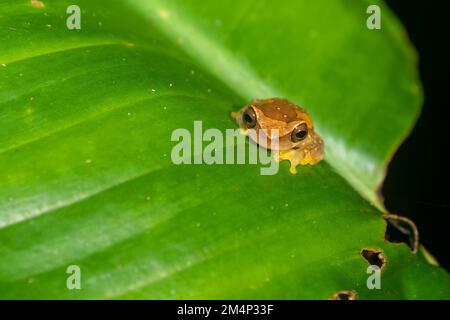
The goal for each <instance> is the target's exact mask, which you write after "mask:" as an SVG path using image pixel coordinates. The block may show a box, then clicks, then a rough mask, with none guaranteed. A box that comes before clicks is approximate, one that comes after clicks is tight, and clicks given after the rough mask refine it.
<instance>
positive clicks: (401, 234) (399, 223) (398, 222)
mask: <svg viewBox="0 0 450 320" xmlns="http://www.w3.org/2000/svg"><path fill="white" fill-rule="evenodd" d="M383 218H384V219H385V220H386V222H387V226H386V232H385V235H384V239H385V240H386V241H389V242H393V243H406V244H407V245H408V247H409V248H410V249H411V251H412V252H414V253H416V252H417V248H418V247H419V231H418V230H417V227H416V225H415V224H414V222H412V221H411V220H410V219H408V218H405V217H402V216H399V215H396V214H385V215H384V216H383Z"/></svg>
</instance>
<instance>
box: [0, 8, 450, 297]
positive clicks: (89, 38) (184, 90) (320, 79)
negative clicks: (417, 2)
mask: <svg viewBox="0 0 450 320" xmlns="http://www.w3.org/2000/svg"><path fill="white" fill-rule="evenodd" d="M43 4H44V5H45V6H44V7H39V6H36V5H33V3H32V2H31V1H25V0H20V1H18V0H4V1H2V3H1V4H0V39H1V42H0V43H1V44H0V298H44V299H46V298H58V299H63V298H68V299H77V298H100V299H104V298H145V299H147V298H153V299H159V298H172V299H178V298H189V299H197V298H208V299H215V298H259V299H261V298H263V299H264V298H269V299H284V298H289V299H298V298H300V299H328V298H330V297H331V295H332V294H333V293H335V292H337V291H339V290H355V291H356V292H357V293H358V298H361V299H394V298H395V299H402V298H405V299H421V298H446V299H448V298H449V297H450V285H449V284H450V280H449V277H448V274H447V273H446V272H445V271H444V270H442V269H440V268H438V267H435V266H432V265H430V264H428V262H427V261H426V259H425V257H424V256H423V255H422V254H421V253H420V251H419V253H417V254H413V253H411V252H410V251H409V249H408V247H407V246H405V245H403V244H391V243H387V242H385V241H384V232H385V228H386V225H385V221H384V219H383V218H382V212H383V211H384V209H383V206H382V204H381V203H380V201H379V200H378V197H377V188H378V187H379V184H380V183H381V182H382V179H383V176H384V171H385V168H386V163H387V161H388V159H389V158H390V157H391V155H392V153H393V152H394V150H395V148H396V147H397V146H398V144H399V143H400V142H401V140H402V139H403V138H404V137H405V135H406V134H407V133H408V132H409V130H410V129H411V127H412V125H413V123H414V121H415V119H416V117H417V116H418V113H419V110H420V104H421V101H422V94H421V89H420V83H419V80H418V75H417V71H416V57H415V54H414V51H413V49H412V48H411V47H410V44H409V43H408V40H407V37H406V35H405V33H404V30H403V28H402V27H401V25H400V24H399V23H398V21H397V19H396V18H395V17H394V16H392V14H391V13H390V11H389V10H388V8H386V7H385V6H384V5H383V4H382V3H379V5H380V6H381V8H382V29H381V30H375V31H374V30H368V29H367V28H366V19H367V17H368V15H367V13H366V8H367V6H368V5H369V3H368V2H367V1H356V0H335V1H324V0H322V1H314V2H313V1H306V0H304V1H300V0H285V1H283V2H282V3H281V2H279V1H261V0H258V1H257V0H245V1H243V0H240V1H238V0H229V1H226V2H225V1H218V0H217V1H216V0H214V1H212V0H209V1H199V0H197V1H195V0H188V1H186V0H183V1H144V0H129V1H125V0H124V1H114V2H112V1H111V2H106V1H99V0H95V1H94V0H89V1H88V0H83V1H78V5H79V6H80V7H81V9H82V12H81V17H82V28H81V30H68V29H67V27H66V18H67V17H68V15H67V14H66V8H67V7H68V6H69V5H71V4H72V3H71V2H70V1H65V0H59V1H45V0H44V1H43ZM275 96H276V97H284V98H288V99H290V100H292V101H294V102H296V103H297V104H299V105H301V106H303V107H304V108H306V109H307V110H308V111H309V112H310V114H311V115H312V117H313V119H314V121H315V123H316V127H317V131H318V132H319V133H320V134H321V135H322V137H323V138H324V141H325V145H326V161H323V162H321V163H320V164H318V165H316V166H307V167H301V168H300V169H299V173H298V174H297V175H291V174H290V173H289V171H288V164H287V163H285V162H283V163H281V167H280V171H279V173H278V174H276V175H273V176H262V175H260V165H205V164H201V165H174V164H173V163H172V161H171V150H172V148H173V146H174V145H175V144H176V142H173V141H171V134H172V132H173V130H175V129H177V128H186V129H188V130H190V131H191V132H193V122H194V121H195V120H201V121H203V128H204V129H207V128H219V129H220V130H221V131H222V132H225V129H227V128H235V127H236V125H235V123H234V122H233V121H232V119H231V118H230V116H229V115H230V112H231V111H236V110H237V109H238V108H240V107H241V106H243V105H245V104H246V103H247V102H248V101H249V100H251V99H254V98H264V97H275ZM363 248H378V249H380V250H382V251H383V252H384V255H385V256H386V259H387V263H386V266H385V267H384V268H383V272H382V289H381V290H369V289H367V286H366V280H367V277H368V276H369V275H368V274H367V273H366V269H367V266H368V262H367V261H366V260H365V259H364V258H363V257H362V256H361V255H360V251H361V249H363ZM69 265H78V266H79V267H80V268H81V283H82V284H81V286H82V287H81V290H68V289H67V287H66V279H67V277H68V274H67V273H66V269H67V267H68V266H69Z"/></svg>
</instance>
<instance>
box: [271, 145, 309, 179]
mask: <svg viewBox="0 0 450 320" xmlns="http://www.w3.org/2000/svg"><path fill="white" fill-rule="evenodd" d="M302 158H303V152H302V151H301V150H298V149H291V150H279V151H278V152H276V153H275V160H276V161H278V162H280V161H283V160H289V162H290V163H291V167H290V168H289V171H290V172H291V173H292V174H296V173H297V166H298V165H299V164H301V159H302Z"/></svg>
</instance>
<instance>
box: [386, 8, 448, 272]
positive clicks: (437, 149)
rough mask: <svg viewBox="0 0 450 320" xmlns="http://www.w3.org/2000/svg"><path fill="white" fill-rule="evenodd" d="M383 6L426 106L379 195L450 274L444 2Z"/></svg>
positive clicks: (446, 37) (446, 45)
mask: <svg viewBox="0 0 450 320" xmlns="http://www.w3.org/2000/svg"><path fill="white" fill-rule="evenodd" d="M386 2H387V4H388V5H389V6H390V7H391V9H392V10H393V11H394V12H395V13H396V14H397V16H398V17H399V18H400V20H401V21H402V22H403V24H404V25H405V27H406V29H407V31H408V34H409V37H410V39H411V41H412V42H413V44H414V46H415V47H416V49H417V51H418V53H419V59H420V66H419V68H420V75H421V79H422V84H423V87H424V93H425V103H424V106H423V110H422V114H421V116H420V118H419V120H418V123H417V124H416V126H415V128H414V130H413V131H412V133H411V135H410V136H409V137H408V138H407V139H406V140H405V141H404V143H403V144H402V145H401V146H400V149H399V150H398V151H397V153H396V154H395V155H394V158H393V159H392V161H391V163H390V165H389V168H388V173H387V177H386V180H385V182H384V186H383V189H382V193H383V195H384V197H385V205H386V208H387V209H388V210H389V212H391V213H396V214H400V215H403V216H406V217H408V218H410V219H412V220H413V221H414V222H415V223H416V225H417V227H418V229H419V237H420V239H419V240H420V242H421V243H422V244H423V245H424V246H425V247H426V248H427V249H428V251H430V252H431V253H432V254H433V255H434V256H435V257H436V258H437V260H438V261H439V263H440V264H441V266H442V267H444V268H446V269H447V271H450V255H449V253H450V250H449V248H448V245H449V243H450V230H449V226H450V199H449V198H450V197H449V196H450V187H449V184H450V157H449V152H448V151H447V149H448V148H449V146H450V144H449V138H450V135H449V130H450V118H449V116H448V114H449V112H448V108H449V107H450V106H449V105H450V103H449V101H450V81H449V77H450V67H449V61H448V60H449V59H450V52H449V50H448V43H449V41H450V36H449V33H448V32H447V29H448V27H446V24H449V23H450V11H449V5H448V4H446V2H449V1H445V0H444V1H428V3H427V1H425V0H417V1H411V0H409V1H407V0H391V1H386ZM381 28H383V13H381ZM381 30H383V29H381ZM387 98H388V97H387Z"/></svg>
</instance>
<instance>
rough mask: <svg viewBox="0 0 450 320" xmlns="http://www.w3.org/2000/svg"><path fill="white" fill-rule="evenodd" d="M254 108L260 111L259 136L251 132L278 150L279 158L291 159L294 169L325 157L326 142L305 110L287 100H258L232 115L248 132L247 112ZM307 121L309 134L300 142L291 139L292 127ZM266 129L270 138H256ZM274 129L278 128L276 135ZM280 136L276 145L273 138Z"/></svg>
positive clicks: (294, 171) (258, 114)
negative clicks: (273, 144)
mask: <svg viewBox="0 0 450 320" xmlns="http://www.w3.org/2000/svg"><path fill="white" fill-rule="evenodd" d="M249 107H251V108H252V109H253V110H254V111H255V113H256V126H255V127H254V128H253V129H255V130H256V135H249V136H250V138H252V139H253V140H254V141H255V142H257V143H258V144H259V145H261V146H262V147H265V148H267V149H272V150H278V151H279V152H278V155H277V159H278V160H280V161H281V160H289V161H290V162H291V170H290V171H291V172H292V173H296V167H297V165H298V164H302V165H305V164H316V163H317V162H319V161H321V160H322V159H323V156H324V145H323V140H322V138H321V137H320V136H319V135H318V134H317V133H316V132H315V131H314V125H313V122H312V120H311V118H310V116H309V115H308V113H306V111H305V110H303V109H302V108H300V107H299V106H297V105H295V104H294V103H292V102H290V101H289V100H287V99H279V98H272V99H263V100H258V99H255V100H253V101H252V102H250V103H249V104H248V105H246V106H245V107H243V108H242V109H241V110H239V111H238V112H237V113H233V114H232V116H233V117H234V118H235V119H236V122H237V124H238V125H239V127H240V128H242V129H243V131H244V132H245V133H247V132H248V128H247V126H246V123H245V121H244V120H243V113H244V112H245V110H246V109H247V108H249ZM302 123H305V124H306V125H307V127H308V135H307V136H306V138H305V139H303V140H302V141H299V142H292V141H291V133H292V130H293V129H294V128H295V127H297V126H298V125H300V124H302ZM262 129H263V130H266V132H267V135H268V136H269V138H268V139H267V140H266V139H263V141H256V140H257V138H256V140H255V137H257V134H258V133H259V131H260V130H262ZM273 129H278V134H275V132H274V131H273ZM274 137H278V139H279V142H278V146H274V147H273V148H272V145H271V138H272V139H273V138H274Z"/></svg>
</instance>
